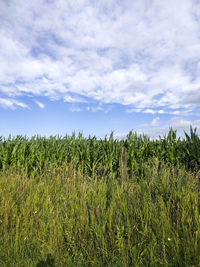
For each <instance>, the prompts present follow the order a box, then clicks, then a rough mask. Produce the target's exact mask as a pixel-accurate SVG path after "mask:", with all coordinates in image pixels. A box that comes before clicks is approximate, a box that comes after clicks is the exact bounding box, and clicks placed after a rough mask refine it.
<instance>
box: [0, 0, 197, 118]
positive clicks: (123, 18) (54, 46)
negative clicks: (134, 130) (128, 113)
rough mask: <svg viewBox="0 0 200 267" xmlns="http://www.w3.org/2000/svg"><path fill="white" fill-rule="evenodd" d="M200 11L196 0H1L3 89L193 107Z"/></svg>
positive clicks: (158, 107)
mask: <svg viewBox="0 0 200 267" xmlns="http://www.w3.org/2000/svg"><path fill="white" fill-rule="evenodd" d="M177 10H178V12H177ZM199 16H200V2H199V1H196V0H190V1H188V0H168V1H157V0H153V1H148V0H136V1H132V0H127V1H114V0H111V1H104V0H103V1H92V0H81V1H70V0H66V1H65V0H56V1H55V0H52V1H47V0H36V1H32V2H30V1H26V0H25V1H24V0H18V1H14V0H11V1H5V0H4V1H1V2H0V38H1V42H0V70H1V71H0V95H1V94H2V95H6V96H7V97H10V98H12V99H16V101H17V98H18V97H19V96H24V95H29V94H32V95H34V96H46V97H49V98H51V99H63V101H66V102H83V101H84V99H85V97H87V99H91V100H92V101H93V100H95V101H99V102H101V103H119V104H122V105H129V106H130V107H131V108H132V110H135V111H136V112H137V111H138V112H140V110H142V111H143V112H144V113H151V114H156V113H158V114H164V113H170V112H171V114H172V115H177V114H178V113H179V109H182V110H183V111H184V112H187V111H188V110H193V109H195V108H196V107H199V106H200V35H199V31H200V21H199V19H198V18H199ZM73 95H75V96H73ZM7 106H9V105H7ZM11 106H12V105H11ZM15 106H17V104H15ZM18 106H19V105H18ZM131 108H130V109H129V110H131Z"/></svg>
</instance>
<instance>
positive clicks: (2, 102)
mask: <svg viewBox="0 0 200 267" xmlns="http://www.w3.org/2000/svg"><path fill="white" fill-rule="evenodd" d="M0 106H2V107H4V108H10V109H13V110H14V109H16V108H17V107H21V108H28V106H27V105H26V104H25V103H23V102H20V101H17V100H15V99H11V98H0Z"/></svg>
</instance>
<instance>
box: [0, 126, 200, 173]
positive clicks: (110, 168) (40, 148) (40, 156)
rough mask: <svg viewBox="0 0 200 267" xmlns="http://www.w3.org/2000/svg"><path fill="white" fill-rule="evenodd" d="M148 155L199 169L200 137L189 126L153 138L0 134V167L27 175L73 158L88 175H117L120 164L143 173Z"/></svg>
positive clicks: (127, 170)
mask: <svg viewBox="0 0 200 267" xmlns="http://www.w3.org/2000/svg"><path fill="white" fill-rule="evenodd" d="M122 151H123V152H122ZM151 158H157V159H158V160H159V161H164V162H166V163H169V164H172V165H174V166H178V167H179V165H184V166H185V168H186V170H198V169H199V166H200V137H199V135H198V133H197V129H196V128H195V129H192V127H191V128H190V134H187V133H186V132H185V138H180V137H177V133H176V131H174V130H173V129H170V131H169V133H168V135H166V136H164V137H162V138H161V137H160V138H159V139H156V140H151V139H150V138H149V137H147V136H145V135H137V133H134V132H130V133H129V134H128V135H127V138H126V139H123V140H117V139H115V138H114V135H113V133H111V135H110V136H109V137H107V136H106V137H105V138H104V139H101V140H99V139H97V138H96V137H95V136H94V137H91V136H89V137H88V138H84V137H83V135H82V134H81V133H79V134H78V135H77V136H76V134H75V133H73V134H72V135H71V136H68V135H66V136H64V137H60V136H50V137H48V138H47V137H41V136H33V137H32V138H27V137H23V136H16V137H13V138H12V137H11V136H9V137H8V138H7V139H6V138H4V137H0V170H1V171H5V170H8V169H9V170H14V171H17V172H25V173H27V174H28V175H31V174H32V173H34V172H39V173H41V172H42V171H43V170H44V169H47V168H51V169H52V168H57V167H59V166H61V165H62V164H65V163H69V162H73V164H74V167H75V168H76V169H77V170H79V171H81V173H83V174H87V175H89V176H90V177H95V175H96V174H102V176H104V175H107V174H109V175H110V174H113V175H114V176H117V175H119V174H121V172H122V171H123V170H122V169H123V168H125V172H127V173H128V175H129V176H130V177H131V176H132V175H133V174H134V173H137V174H138V173H139V174H142V169H141V165H142V163H144V162H147V161H148V160H149V159H151Z"/></svg>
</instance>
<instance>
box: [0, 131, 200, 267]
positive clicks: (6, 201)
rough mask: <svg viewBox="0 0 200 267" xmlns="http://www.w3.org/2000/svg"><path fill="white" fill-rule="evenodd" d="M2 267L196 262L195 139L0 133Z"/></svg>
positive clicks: (199, 256) (199, 169) (199, 217)
mask: <svg viewBox="0 0 200 267" xmlns="http://www.w3.org/2000/svg"><path fill="white" fill-rule="evenodd" d="M0 266H37V267H39V266H119V267H121V266H181V267H182V266H200V137H199V135H198V133H197V130H196V129H192V128H191V129H190V133H189V134H187V133H185V138H182V139H181V138H178V137H177V136H176V132H175V131H173V130H172V129H171V130H170V131H169V133H168V135H167V136H164V137H162V138H160V139H158V140H150V139H149V138H148V137H147V136H144V135H143V136H141V135H137V134H136V133H133V132H130V133H129V134H128V136H127V138H126V139H124V140H116V139H115V138H114V137H113V134H111V135H110V136H108V137H105V139H101V140H99V139H97V138H96V137H88V138H84V137H83V135H82V134H78V135H77V136H76V135H75V134H73V135H72V136H67V135H66V136H64V137H59V136H55V137H53V136H51V137H49V138H46V137H40V136H34V137H32V138H26V137H23V136H16V137H15V138H12V137H9V138H3V137H0Z"/></svg>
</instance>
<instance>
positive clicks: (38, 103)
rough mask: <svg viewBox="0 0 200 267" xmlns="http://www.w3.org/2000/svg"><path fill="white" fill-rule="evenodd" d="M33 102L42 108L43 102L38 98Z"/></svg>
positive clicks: (43, 106)
mask: <svg viewBox="0 0 200 267" xmlns="http://www.w3.org/2000/svg"><path fill="white" fill-rule="evenodd" d="M35 103H36V104H37V105H38V107H39V108H41V109H44V108H45V104H43V103H41V102H40V101H38V100H35Z"/></svg>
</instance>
